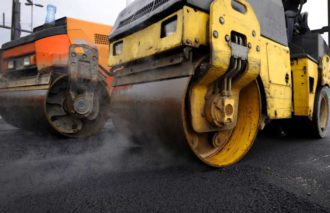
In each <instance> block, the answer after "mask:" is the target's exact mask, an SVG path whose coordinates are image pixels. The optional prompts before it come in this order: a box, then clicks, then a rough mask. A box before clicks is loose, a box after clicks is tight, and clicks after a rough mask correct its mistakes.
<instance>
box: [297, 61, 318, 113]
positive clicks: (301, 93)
mask: <svg viewBox="0 0 330 213" xmlns="http://www.w3.org/2000/svg"><path fill="white" fill-rule="evenodd" d="M291 64H292V73H293V91H294V94H293V97H294V99H293V100H294V101H293V103H294V115H295V116H308V117H309V118H310V119H312V118H313V112H314V101H315V94H316V88H317V86H318V85H317V84H318V79H319V78H318V77H319V73H318V65H317V63H315V62H314V61H312V60H311V59H309V58H299V59H296V60H293V61H292V63H291ZM310 80H313V82H310Z"/></svg>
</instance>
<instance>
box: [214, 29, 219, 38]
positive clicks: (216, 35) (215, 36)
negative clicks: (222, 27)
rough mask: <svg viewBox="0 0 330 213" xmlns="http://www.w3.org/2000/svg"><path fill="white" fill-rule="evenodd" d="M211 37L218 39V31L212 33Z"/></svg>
mask: <svg viewBox="0 0 330 213" xmlns="http://www.w3.org/2000/svg"><path fill="white" fill-rule="evenodd" d="M213 37H214V38H218V37H219V33H218V31H216V30H215V31H213Z"/></svg>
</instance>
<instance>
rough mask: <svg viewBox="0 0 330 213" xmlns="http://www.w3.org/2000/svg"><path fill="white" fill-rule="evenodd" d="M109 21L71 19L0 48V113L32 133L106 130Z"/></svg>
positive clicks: (86, 133)
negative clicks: (96, 21) (98, 22)
mask: <svg viewBox="0 0 330 213" xmlns="http://www.w3.org/2000/svg"><path fill="white" fill-rule="evenodd" d="M110 32H111V26H107V25H102V24H97V23H91V22H87V21H82V20H78V19H73V18H62V19H59V20H57V21H56V22H55V23H54V24H51V25H50V24H45V25H42V26H40V27H37V28H35V29H34V32H33V33H32V34H30V35H28V36H25V37H22V38H20V39H17V40H14V41H11V42H8V43H6V44H4V45H3V46H2V49H1V50H0V61H1V62H0V63H1V69H0V116H2V117H3V119H4V120H5V121H7V122H8V123H10V124H12V125H14V126H16V127H19V128H22V129H26V130H31V131H34V132H46V133H48V132H49V131H52V132H54V133H58V134H60V135H63V136H68V137H85V136H90V135H92V134H95V133H97V132H98V131H99V130H101V129H102V127H103V125H104V123H105V121H106V119H107V117H108V113H107V109H108V107H109V106H108V104H109V98H110V93H111V88H112V87H111V84H112V78H111V77H109V75H108V69H109V68H108V65H107V60H108V50H109V40H108V35H109V34H110Z"/></svg>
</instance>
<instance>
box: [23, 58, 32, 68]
mask: <svg viewBox="0 0 330 213" xmlns="http://www.w3.org/2000/svg"><path fill="white" fill-rule="evenodd" d="M23 65H24V67H27V66H30V65H31V57H30V56H26V57H24V60H23Z"/></svg>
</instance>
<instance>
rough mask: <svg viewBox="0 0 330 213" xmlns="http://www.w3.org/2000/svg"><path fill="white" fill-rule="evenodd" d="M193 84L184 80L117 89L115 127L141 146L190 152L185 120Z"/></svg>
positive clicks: (188, 78) (112, 113)
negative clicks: (187, 98) (186, 137)
mask: <svg viewBox="0 0 330 213" xmlns="http://www.w3.org/2000/svg"><path fill="white" fill-rule="evenodd" d="M189 81H190V77H183V78H175V79H170V80H163V81H156V82H149V83H142V84H135V85H130V86H119V87H115V89H114V91H113V94H112V98H111V117H112V119H113V121H114V123H115V125H116V126H117V127H118V128H119V129H120V131H123V132H125V131H126V132H125V134H130V135H131V136H133V138H138V139H139V141H138V142H141V143H145V144H147V143H159V142H161V143H163V144H166V145H168V146H169V147H170V148H175V149H177V148H179V149H180V150H182V148H183V147H186V148H187V145H188V143H187V142H186V139H185V132H184V126H183V123H184V117H183V116H184V113H185V110H184V107H185V106H184V101H185V96H186V92H187V87H188V84H189ZM127 131H128V132H127ZM178 142H180V143H178ZM187 150H188V149H187Z"/></svg>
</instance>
